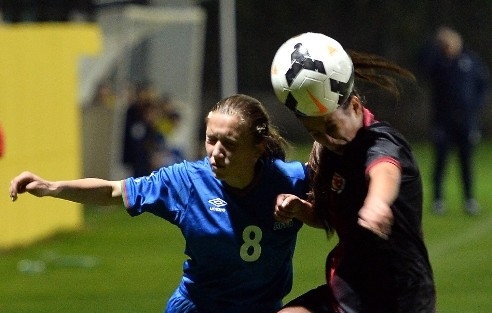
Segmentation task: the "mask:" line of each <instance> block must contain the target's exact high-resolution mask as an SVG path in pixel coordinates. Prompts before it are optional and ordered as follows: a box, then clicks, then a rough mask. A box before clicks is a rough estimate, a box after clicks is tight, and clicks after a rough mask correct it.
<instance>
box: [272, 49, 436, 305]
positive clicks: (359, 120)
mask: <svg viewBox="0 0 492 313" xmlns="http://www.w3.org/2000/svg"><path fill="white" fill-rule="evenodd" d="M327 51H328V50H327ZM344 53H345V52H344ZM346 58H347V59H348V60H347V62H348V63H349V64H353V65H352V68H349V69H348V71H349V72H348V74H349V75H350V74H351V73H353V72H355V75H356V77H359V78H362V79H365V80H366V81H368V82H371V83H375V84H376V85H379V86H381V87H384V88H386V89H388V90H389V91H392V92H395V93H398V88H397V85H396V78H397V76H391V75H390V76H389V73H388V72H386V73H385V72H383V73H381V71H379V72H378V70H384V71H389V72H393V73H394V74H396V75H398V76H403V77H410V78H412V77H413V75H411V73H409V72H408V71H406V70H404V69H402V68H400V67H398V66H397V65H396V64H393V63H391V62H389V61H387V60H384V59H382V58H380V57H376V56H371V55H365V54H360V53H351V59H350V57H349V55H348V54H346ZM352 61H353V63H352ZM326 66H330V64H325V67H326ZM334 66H336V65H334ZM328 72H329V71H328V70H327V73H328ZM347 95H348V97H347V100H346V101H341V103H340V102H339V106H338V108H336V109H334V110H332V111H331V112H328V113H327V114H325V115H323V116H317V117H313V116H307V115H301V114H299V113H297V114H296V115H297V116H298V118H299V119H300V121H301V122H302V123H303V125H304V127H305V128H306V129H307V130H308V132H309V133H310V134H311V135H312V137H313V138H314V140H315V141H316V142H315V143H314V145H313V149H312V151H311V156H310V160H309V166H310V168H311V169H312V174H313V175H312V190H311V195H312V197H310V198H311V199H310V201H309V202H307V201H303V200H299V199H297V197H295V196H289V197H287V198H286V199H285V201H284V202H283V205H281V206H277V207H276V213H275V214H276V216H277V218H278V219H279V220H280V221H287V220H290V219H291V218H294V217H299V216H298V214H299V213H302V212H303V210H308V211H310V210H311V209H312V207H314V209H315V212H317V213H318V216H319V220H318V221H319V222H318V225H319V226H322V227H324V228H325V229H326V230H327V232H328V233H329V234H332V233H333V232H336V234H337V236H338V239H339V242H338V244H337V246H336V247H335V248H334V249H333V250H332V251H331V252H330V253H329V255H328V257H327V261H326V281H327V283H326V284H325V285H322V286H320V287H318V288H316V289H313V290H311V291H308V292H307V293H305V294H304V295H301V296H300V297H298V298H296V299H294V300H292V301H291V302H290V303H288V304H287V305H286V307H285V308H284V309H282V310H281V311H280V312H281V313H306V312H315V313H321V312H325V313H349V312H350V313H397V312H398V313H403V312H407V313H415V312H421V313H432V312H435V287H434V280H433V274H432V269H431V265H430V262H429V257H428V253H427V249H426V247H425V244H424V240H423V235H422V182H421V176H420V172H419V169H418V166H417V163H416V162H415V159H414V157H413V155H412V150H411V147H410V146H409V144H408V143H407V141H406V140H405V139H404V138H403V136H402V135H401V134H400V133H399V132H398V131H396V130H395V129H394V128H392V127H391V126H389V125H388V124H386V123H382V122H378V121H377V120H376V119H375V118H374V116H373V114H372V113H371V112H370V111H369V110H368V109H367V108H365V106H364V104H363V100H362V99H363V98H362V97H361V96H360V95H359V93H358V91H356V90H355V89H351V90H349V91H348V93H347ZM340 97H342V95H341V96H340ZM301 113H302V112H301ZM300 218H301V220H302V217H300Z"/></svg>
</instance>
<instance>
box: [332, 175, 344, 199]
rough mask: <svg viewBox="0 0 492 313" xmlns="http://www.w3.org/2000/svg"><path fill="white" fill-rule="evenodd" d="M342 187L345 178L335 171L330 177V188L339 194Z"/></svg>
mask: <svg viewBox="0 0 492 313" xmlns="http://www.w3.org/2000/svg"><path fill="white" fill-rule="evenodd" d="M343 189H345V178H343V177H342V175H340V174H338V173H336V172H335V173H334V174H333V177H332V178H331V190H333V191H335V192H336V193H338V194H339V193H341V192H342V191H343Z"/></svg>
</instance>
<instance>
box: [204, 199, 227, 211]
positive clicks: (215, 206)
mask: <svg viewBox="0 0 492 313" xmlns="http://www.w3.org/2000/svg"><path fill="white" fill-rule="evenodd" d="M208 203H210V204H211V205H212V206H211V207H210V211H215V212H225V211H226V209H225V208H223V206H225V205H227V202H225V201H224V200H222V199H221V198H215V199H211V200H208Z"/></svg>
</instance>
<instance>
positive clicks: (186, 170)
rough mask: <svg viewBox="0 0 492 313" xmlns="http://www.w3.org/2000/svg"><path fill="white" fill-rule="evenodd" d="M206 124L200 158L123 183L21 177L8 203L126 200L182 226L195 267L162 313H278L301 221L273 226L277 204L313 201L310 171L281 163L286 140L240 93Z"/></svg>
mask: <svg viewBox="0 0 492 313" xmlns="http://www.w3.org/2000/svg"><path fill="white" fill-rule="evenodd" d="M206 126H207V127H206V141H205V148H206V152H207V156H206V157H205V158H204V159H202V160H199V161H196V162H187V161H185V162H183V163H179V164H175V165H172V166H169V167H165V168H161V169H160V170H158V171H156V172H153V173H152V174H151V175H149V176H146V177H139V178H136V177H135V178H128V179H125V180H123V181H106V180H102V179H94V178H86V179H77V180H71V181H47V180H45V179H42V178H41V177H39V176H37V175H35V174H32V173H29V172H24V173H22V174H20V175H19V176H17V177H15V178H14V179H13V180H12V182H11V185H10V195H11V197H12V200H15V199H16V198H17V196H18V194H19V193H23V192H28V193H31V194H33V195H35V196H51V197H55V198H60V199H66V200H70V201H75V202H80V203H92V204H98V205H109V204H121V203H123V202H124V205H125V207H126V208H127V210H128V213H129V214H130V215H131V216H136V215H139V214H141V213H143V212H150V213H152V214H154V215H156V216H158V217H161V218H163V219H165V220H167V221H169V222H171V223H172V224H175V225H176V226H178V227H179V228H180V229H181V232H182V234H183V236H184V238H185V240H186V249H185V253H186V254H187V255H188V259H187V260H186V261H185V263H184V267H183V271H184V273H183V277H182V280H181V283H180V284H179V286H178V288H177V289H176V291H175V292H174V294H173V295H172V296H171V298H170V300H169V302H168V304H167V308H166V311H165V312H168V313H188V312H198V313H209V312H210V313H217V312H220V313H229V312H230V313H241V312H245V313H246V312H248V313H250V312H256V313H272V312H276V311H277V310H278V309H280V308H281V305H282V303H281V301H282V298H283V297H284V296H285V295H286V294H287V293H288V292H289V291H290V290H291V286H292V255H293V253H294V247H295V243H296V236H297V233H298V230H299V229H300V227H301V222H300V221H299V220H296V219H293V220H289V221H287V222H285V223H282V222H278V221H276V220H275V219H274V216H273V212H274V206H275V205H276V203H277V201H279V202H281V200H283V198H280V199H279V200H277V195H279V194H282V193H285V194H294V195H296V196H298V197H301V198H306V195H307V191H308V184H307V179H308V177H307V174H306V167H305V166H304V165H303V164H301V163H299V162H292V163H286V162H284V158H285V149H284V148H285V143H286V142H285V141H284V140H283V138H282V137H280V135H279V134H278V132H277V131H276V130H275V129H274V128H273V126H272V125H271V123H270V120H269V117H268V115H267V112H266V111H265V109H264V107H263V106H262V104H261V103H260V102H259V101H258V100H256V99H254V98H251V97H249V96H246V95H233V96H231V97H228V98H226V99H224V100H222V101H220V102H219V103H217V104H216V105H215V106H214V107H213V108H212V110H211V111H210V113H209V114H208V116H207V118H206ZM302 218H303V219H307V217H306V216H304V217H302Z"/></svg>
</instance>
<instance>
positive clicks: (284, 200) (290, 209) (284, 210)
mask: <svg viewBox="0 0 492 313" xmlns="http://www.w3.org/2000/svg"><path fill="white" fill-rule="evenodd" d="M302 209H303V203H302V200H301V199H299V198H298V197H297V196H294V195H290V194H280V195H278V196H277V203H276V205H275V211H274V212H273V216H274V218H275V219H276V220H277V221H279V222H282V223H287V222H290V221H291V220H292V219H293V218H295V217H296V216H297V214H298V213H299V212H300V211H301V210H302Z"/></svg>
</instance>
